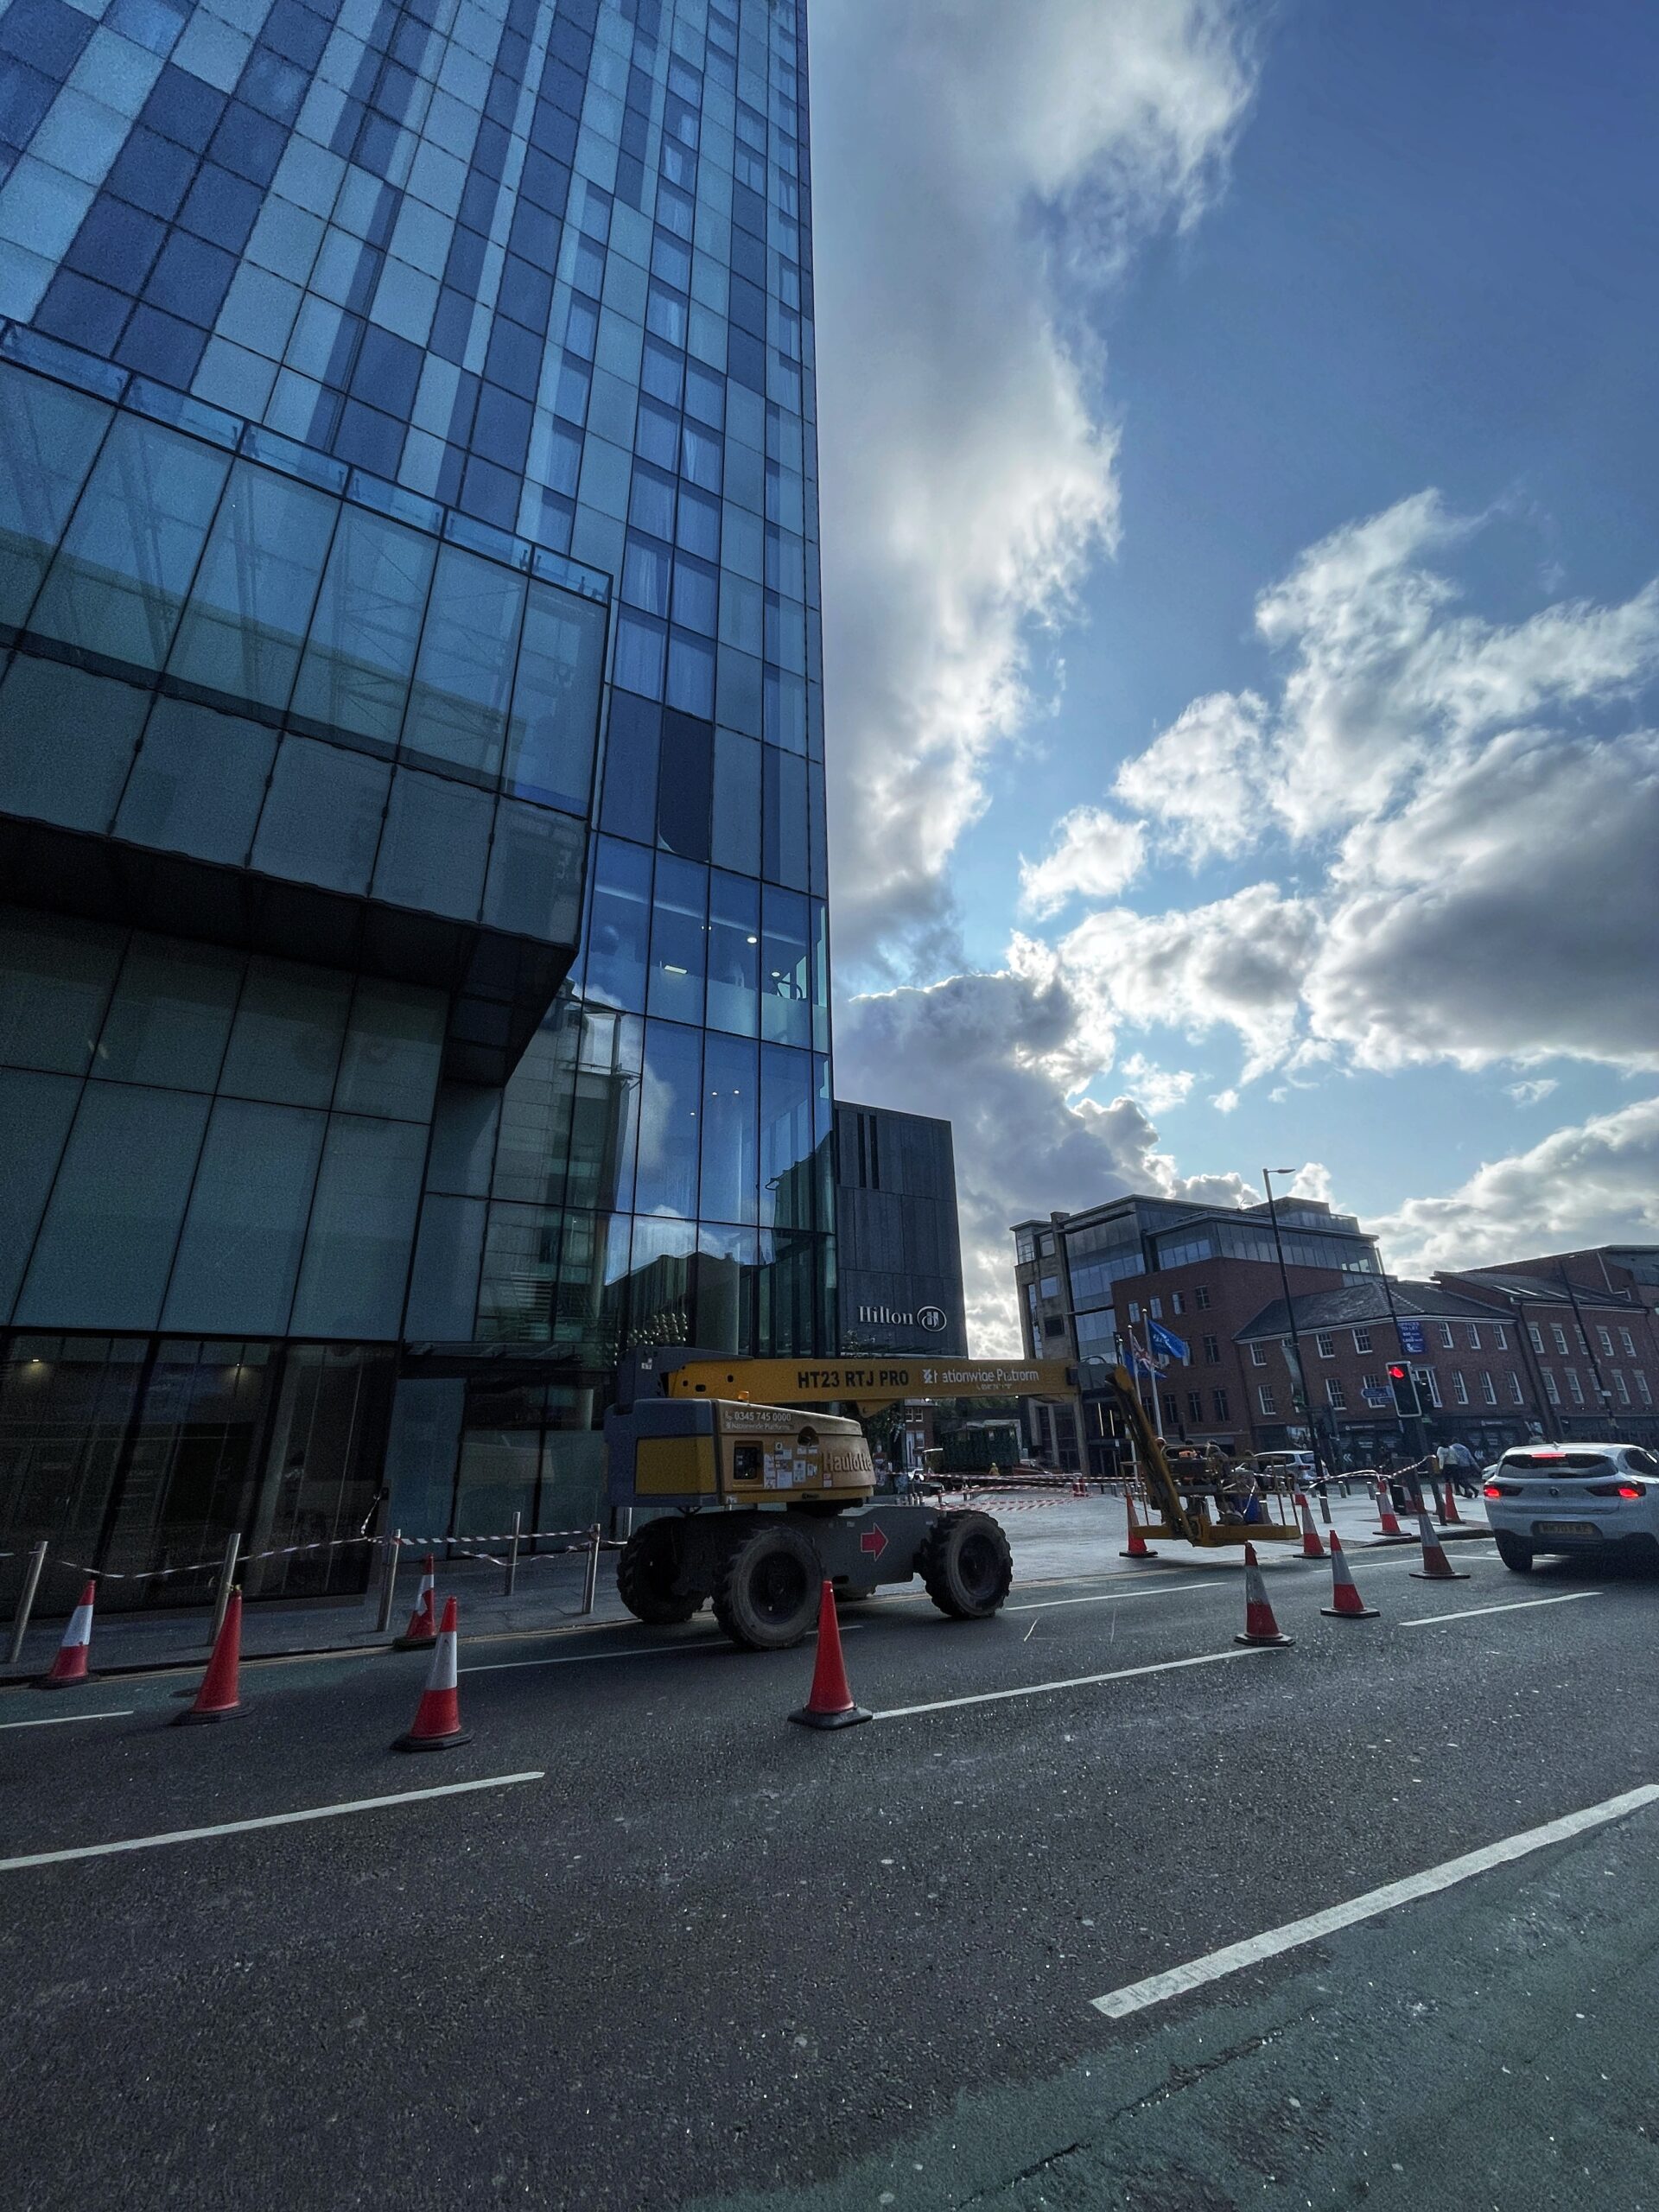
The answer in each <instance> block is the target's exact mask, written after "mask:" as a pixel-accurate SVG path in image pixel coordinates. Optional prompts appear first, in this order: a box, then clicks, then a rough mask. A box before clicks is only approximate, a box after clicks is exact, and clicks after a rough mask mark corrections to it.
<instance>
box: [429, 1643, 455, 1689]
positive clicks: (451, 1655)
mask: <svg viewBox="0 0 1659 2212" xmlns="http://www.w3.org/2000/svg"><path fill="white" fill-rule="evenodd" d="M459 1680H460V1675H459V1673H458V1671H457V1669H456V1665H455V1632H454V1630H453V1629H451V1630H450V1631H449V1633H448V1636H441V1637H439V1638H438V1648H437V1649H436V1650H435V1652H434V1653H433V1654H432V1672H431V1674H430V1675H429V1676H428V1678H427V1684H426V1687H427V1688H428V1689H429V1690H452V1689H454V1688H455V1686H456V1683H457V1682H458V1681H459Z"/></svg>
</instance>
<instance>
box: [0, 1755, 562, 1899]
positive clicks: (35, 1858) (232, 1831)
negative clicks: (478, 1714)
mask: <svg viewBox="0 0 1659 2212" xmlns="http://www.w3.org/2000/svg"><path fill="white" fill-rule="evenodd" d="M546 1778H547V1776H546V1770H545V1769H544V1768H542V1767H534V1768H532V1769H531V1770H530V1771H529V1772H528V1773H525V1774H493V1775H491V1776H490V1777H488V1778H487V1779H486V1780H485V1781H483V1782H444V1783H439V1784H438V1786H437V1787H436V1788H435V1789H399V1790H396V1791H394V1792H393V1794H392V1795H391V1796H389V1797H354V1798H353V1799H351V1800H350V1801H349V1802H347V1803H346V1804H343V1805H313V1806H309V1807H308V1808H307V1809H306V1810H305V1811H304V1812H302V1813H264V1814H262V1815H260V1817H259V1818H258V1819H257V1820H253V1821H219V1822H218V1823H217V1824H216V1825H215V1826H213V1827H210V1828H175V1829H173V1830H172V1832H171V1833H170V1834H167V1835H135V1836H128V1837H126V1838H124V1840H122V1841H121V1842H119V1843H83V1844H78V1845H77V1846H76V1847H74V1849H73V1850H70V1851H31V1852H29V1853H27V1854H26V1855H25V1856H24V1857H23V1858H22V1859H0V1874H11V1873H15V1872H16V1871H17V1869H18V1868H19V1867H22V1866H60V1865H62V1863H63V1862H64V1861H65V1860H66V1859H107V1858H109V1857H111V1855H112V1854H113V1853H116V1852H119V1851H159V1850H160V1849H161V1847H162V1845H163V1844H168V1843H199V1842H200V1840H202V1838H203V1837H204V1836H210V1835H245V1834H247V1833H248V1832H249V1831H250V1829H252V1828H285V1827H293V1826H294V1825H295V1823H296V1821H334V1820H339V1819H340V1817H341V1815H344V1814H346V1813H376V1812H378V1811H379V1809H380V1808H381V1807H382V1806H383V1805H416V1804H420V1803H422V1802H424V1800H425V1799H427V1798H429V1797H464V1796H467V1794H468V1792H469V1791H472V1790H474V1789H511V1788H512V1784H513V1783H516V1782H543V1781H545V1780H546Z"/></svg>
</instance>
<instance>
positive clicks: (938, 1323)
mask: <svg viewBox="0 0 1659 2212" xmlns="http://www.w3.org/2000/svg"><path fill="white" fill-rule="evenodd" d="M836 1231H837V1236H836V1267H837V1270H838V1274H839V1278H840V1300H841V1348H842V1351H844V1352H861V1351H939V1352H954V1353H956V1354H957V1356H958V1357H965V1356H966V1354H967V1351H968V1321H967V1316H966V1313H965V1312H964V1310H963V1290H962V1236H961V1231H960V1230H959V1228H958V1226H957V1162H956V1154H955V1151H954V1148H953V1147H952V1145H951V1141H950V1122H941V1121H936V1120H934V1119H933V1117H932V1116H930V1115H926V1114H898V1113H894V1112H893V1110H892V1109H890V1108H887V1107H885V1106H850V1105H847V1104H844V1103H841V1102H839V1101H838V1102H837V1103H836Z"/></svg>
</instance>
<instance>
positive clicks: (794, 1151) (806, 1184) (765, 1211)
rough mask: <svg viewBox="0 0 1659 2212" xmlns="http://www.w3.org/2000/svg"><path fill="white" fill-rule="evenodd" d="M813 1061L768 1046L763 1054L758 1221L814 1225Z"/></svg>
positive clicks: (799, 1226)
mask: <svg viewBox="0 0 1659 2212" xmlns="http://www.w3.org/2000/svg"><path fill="white" fill-rule="evenodd" d="M812 1142H813V1138H812V1062H811V1059H810V1056H809V1055H808V1054H807V1053H805V1052H788V1051H786V1050H785V1048H784V1047H783V1046H779V1045H767V1046H765V1047H763V1049H762V1052H761V1055H760V1219H761V1222H762V1224H764V1225H766V1227H768V1228H769V1227H771V1226H772V1225H773V1224H776V1225H777V1226H778V1227H779V1228H780V1229H809V1228H810V1227H811V1224H812Z"/></svg>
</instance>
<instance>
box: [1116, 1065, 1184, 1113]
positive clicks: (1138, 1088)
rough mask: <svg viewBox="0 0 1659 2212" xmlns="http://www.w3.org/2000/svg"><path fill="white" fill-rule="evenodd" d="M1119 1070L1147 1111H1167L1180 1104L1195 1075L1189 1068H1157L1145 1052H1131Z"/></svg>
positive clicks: (1123, 1079)
mask: <svg viewBox="0 0 1659 2212" xmlns="http://www.w3.org/2000/svg"><path fill="white" fill-rule="evenodd" d="M1118 1073H1119V1075H1120V1077H1122V1081H1123V1082H1124V1083H1125V1084H1127V1085H1128V1089H1129V1090H1131V1091H1132V1092H1133V1093H1134V1095H1135V1097H1136V1098H1137V1099H1138V1100H1139V1101H1140V1103H1141V1105H1142V1106H1144V1107H1145V1108H1146V1109H1147V1113H1148V1114H1166V1113H1167V1112H1168V1111H1169V1109H1170V1108H1171V1107H1172V1106H1181V1105H1185V1103H1186V1099H1187V1096H1188V1095H1189V1093H1190V1092H1191V1090H1192V1086H1193V1084H1195V1083H1196V1082H1197V1081H1198V1077H1197V1076H1196V1075H1195V1074H1194V1072H1193V1071H1192V1069H1191V1068H1160V1067H1157V1066H1155V1065H1154V1064H1153V1062H1152V1061H1150V1060H1149V1059H1147V1057H1146V1055H1145V1053H1144V1052H1131V1053H1130V1054H1129V1056H1128V1058H1127V1059H1126V1060H1125V1061H1124V1063H1123V1065H1122V1067H1121V1068H1120V1069H1119V1070H1118Z"/></svg>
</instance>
